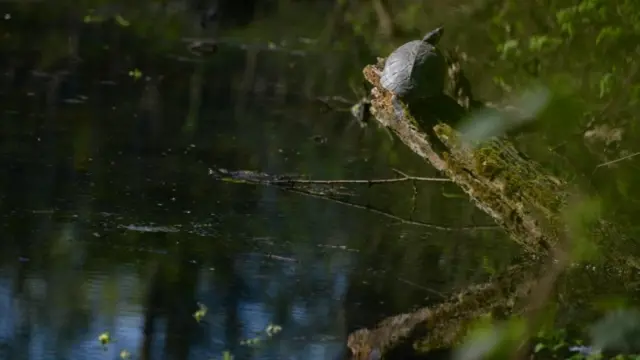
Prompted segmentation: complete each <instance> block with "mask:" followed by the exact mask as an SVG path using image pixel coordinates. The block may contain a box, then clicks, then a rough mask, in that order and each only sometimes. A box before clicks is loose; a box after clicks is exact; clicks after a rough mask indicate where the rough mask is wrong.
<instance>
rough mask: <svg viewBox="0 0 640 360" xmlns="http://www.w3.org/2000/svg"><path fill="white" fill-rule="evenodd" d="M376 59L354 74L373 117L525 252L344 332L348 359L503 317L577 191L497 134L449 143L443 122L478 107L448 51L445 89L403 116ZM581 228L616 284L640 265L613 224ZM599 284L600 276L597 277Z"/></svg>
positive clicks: (532, 278) (558, 233)
mask: <svg viewBox="0 0 640 360" xmlns="http://www.w3.org/2000/svg"><path fill="white" fill-rule="evenodd" d="M381 64H382V59H380V61H378V64H375V65H369V66H367V67H365V69H364V71H363V72H364V76H365V78H366V80H367V81H368V82H370V83H371V84H372V85H373V89H372V91H371V112H372V115H373V116H374V118H375V119H376V120H377V121H378V122H379V123H380V124H381V125H382V126H385V127H387V128H388V129H390V130H391V131H393V132H394V133H395V134H396V135H397V136H398V137H399V138H400V139H401V140H402V141H403V143H404V144H406V145H407V146H408V147H409V148H411V149H412V150H413V151H414V152H415V153H416V154H417V155H419V156H420V157H422V158H423V159H425V160H426V161H428V162H429V163H430V164H431V165H432V166H434V167H435V168H436V169H437V170H439V171H441V172H442V173H444V174H446V175H447V176H448V177H449V178H450V179H451V180H452V181H453V182H454V183H456V184H457V185H458V186H459V187H460V188H461V189H462V190H463V191H464V192H465V193H466V194H467V195H468V196H469V198H470V199H471V200H472V201H473V202H474V203H475V205H476V206H477V207H478V208H479V209H481V210H483V211H484V212H485V213H487V214H488V215H489V216H491V217H492V218H493V219H494V220H495V221H496V223H498V224H499V225H500V226H501V227H503V228H504V230H505V231H506V232H507V233H508V234H509V235H510V237H511V238H512V239H513V240H514V241H516V242H517V243H519V244H520V245H521V246H522V247H523V248H524V249H526V250H527V253H528V259H529V261H528V262H527V263H526V264H521V265H519V266H514V267H512V268H509V269H507V270H506V271H505V272H504V273H503V274H502V275H501V276H499V277H496V278H494V279H493V280H492V281H490V282H489V283H487V284H483V285H477V286H473V287H470V288H469V289H467V290H465V291H463V292H461V293H460V294H459V295H455V296H453V297H451V298H450V299H449V300H448V301H446V302H444V303H442V304H441V305H439V306H436V307H433V308H424V309H420V310H418V311H415V312H413V313H410V314H402V315H398V316H394V317H390V318H388V319H386V320H384V321H382V322H381V323H379V324H378V326H376V327H375V328H373V329H362V330H358V331H356V332H354V333H352V334H351V335H350V337H349V340H348V343H349V348H350V349H351V351H352V354H353V358H354V359H369V356H370V355H371V353H372V351H375V352H376V353H378V354H380V355H382V357H383V358H405V357H406V355H407V354H408V353H411V352H418V353H420V352H424V351H426V350H429V349H435V348H439V347H443V346H444V347H447V346H452V345H454V344H455V343H456V342H457V341H458V340H459V339H460V337H461V336H462V335H464V334H465V333H466V330H467V328H468V326H469V324H471V323H472V321H473V320H475V319H477V318H478V317H481V316H483V315H486V314H492V313H494V314H495V312H496V310H497V309H500V312H506V313H507V314H513V313H514V312H517V311H520V310H523V309H524V308H525V307H522V306H517V304H519V303H520V300H522V299H523V296H525V295H527V294H528V292H529V291H530V290H531V289H532V286H533V285H534V284H535V283H536V279H537V278H539V276H538V275H539V274H540V271H541V269H543V268H544V267H543V266H542V265H541V264H542V263H545V262H547V261H546V260H548V259H549V256H553V251H552V250H553V249H554V248H557V246H556V245H558V244H561V243H565V242H564V241H563V239H565V238H566V237H567V225H566V222H565V221H564V216H563V210H564V208H565V206H566V205H567V204H569V200H570V199H571V197H572V196H574V195H575V194H578V191H576V190H577V189H574V188H573V186H572V185H571V184H569V183H567V182H566V181H564V180H563V179H559V178H556V177H554V176H551V175H550V174H548V172H546V171H545V169H544V168H542V166H541V165H539V164H538V163H536V162H534V161H532V160H530V159H528V158H527V157H526V156H525V155H523V154H522V153H520V152H519V151H518V150H517V149H516V148H515V147H514V145H513V144H512V143H510V142H509V141H508V140H507V139H505V138H501V139H494V140H491V141H489V142H486V143H483V144H481V145H480V146H475V147H469V146H466V145H464V144H462V143H461V142H460V141H459V134H458V133H457V132H456V131H455V130H453V129H452V127H451V126H449V125H448V124H452V123H456V122H457V121H458V120H460V119H461V118H462V117H464V116H465V115H467V114H468V112H469V111H470V110H471V108H475V107H481V106H483V105H482V104H480V103H478V102H477V101H476V100H474V99H473V96H472V94H471V90H470V86H469V84H468V82H467V81H466V78H465V77H464V74H463V73H462V70H461V66H460V63H459V62H458V61H457V60H456V58H455V57H451V58H450V63H449V66H450V71H449V84H448V86H447V88H448V89H449V94H448V95H443V96H442V98H439V99H433V100H431V101H425V102H423V103H421V104H405V110H406V111H405V113H404V114H397V112H395V111H394V109H393V105H392V104H391V94H389V93H388V92H387V91H386V90H384V89H382V88H381V87H380V86H379V73H380V69H381ZM443 104H444V105H443ZM494 110H495V111H499V110H498V109H494ZM588 230H589V232H590V236H591V237H592V238H593V239H592V240H593V242H594V243H595V245H596V246H598V247H599V248H600V249H602V250H603V251H602V254H603V255H604V257H603V259H604V260H603V261H602V263H601V267H600V268H599V272H602V273H603V274H604V273H605V272H606V274H607V276H608V277H611V278H614V279H615V282H617V283H622V284H624V283H629V282H630V281H631V282H637V279H635V278H636V277H637V275H635V274H636V273H637V269H638V268H640V266H639V264H640V262H639V261H638V260H637V257H636V256H635V255H634V252H633V251H630V250H631V249H630V248H629V246H632V245H633V242H632V241H624V236H623V235H622V234H621V233H620V231H619V230H618V229H617V228H616V226H615V225H614V224H611V223H608V222H607V221H605V220H599V221H596V222H595V223H594V224H593V225H592V226H591V228H590V229H588ZM627 240H628V239H627ZM629 244H631V245H629ZM630 270H631V271H630ZM634 279H635V280H634ZM609 283H610V282H609V280H608V279H607V280H605V281H604V282H603V284H609ZM575 294H577V295H576V296H573V295H571V294H568V295H563V296H564V298H565V300H566V299H571V301H572V302H573V304H576V303H577V302H579V300H580V299H581V298H583V297H584V296H583V295H581V294H580V292H575ZM575 294H574V295H575Z"/></svg>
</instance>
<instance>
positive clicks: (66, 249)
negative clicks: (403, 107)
mask: <svg viewBox="0 0 640 360" xmlns="http://www.w3.org/2000/svg"><path fill="white" fill-rule="evenodd" d="M23 15H24V14H23ZM16 21H18V20H16ZM25 23H27V22H26V20H25V19H23V22H22V24H23V25H24V24H25ZM47 26H51V28H47ZM63 28H64V29H62V30H60V28H59V27H56V26H55V25H46V24H42V23H38V22H35V21H34V22H33V32H34V33H31V32H30V31H29V30H28V29H22V28H20V27H19V26H18V27H17V28H14V29H13V30H12V31H14V32H13V33H12V34H13V35H12V36H16V37H19V36H23V37H24V39H34V37H37V35H36V34H35V33H37V32H38V31H42V30H43V29H49V30H50V31H52V32H61V33H62V35H60V37H61V38H63V39H67V38H69V37H72V38H74V39H75V40H76V45H75V46H76V47H74V49H75V50H76V51H77V54H76V55H77V57H78V58H80V59H81V61H79V60H78V59H77V58H76V57H75V55H74V56H62V57H60V58H58V59H57V60H56V61H48V60H47V61H45V60H46V59H45V58H46V57H47V56H48V55H49V54H48V53H47V52H46V51H45V50H42V48H39V46H40V47H42V46H44V45H43V44H45V43H46V42H44V41H42V42H40V43H35V42H30V41H23V42H20V44H18V45H16V44H14V45H12V46H9V47H7V48H3V49H1V51H2V52H3V58H4V59H5V61H4V62H3V64H2V66H3V69H2V70H3V71H2V72H3V74H4V77H3V79H2V89H3V96H2V100H1V101H2V110H3V115H2V121H1V123H0V130H1V131H0V137H1V143H0V169H1V170H0V171H2V173H3V174H2V176H0V188H1V190H0V193H1V195H0V207H1V212H0V213H1V214H2V215H1V220H0V223H1V224H2V227H3V231H2V234H3V236H2V237H3V241H2V243H1V245H0V246H1V247H2V250H0V259H1V261H2V262H1V264H0V313H2V314H3V316H0V358H7V359H59V358H65V359H96V358H99V357H104V356H106V358H115V357H117V356H118V354H120V352H121V350H127V351H129V352H131V354H133V356H134V358H140V359H158V358H166V359H210V358H219V357H221V356H222V355H221V354H222V353H223V351H225V350H229V351H231V352H232V353H233V354H234V356H236V358H238V359H242V358H252V359H276V358H277V359H280V358H298V359H328V358H333V357H335V356H338V354H339V353H340V351H342V349H343V345H344V341H345V338H346V336H347V334H348V333H349V332H350V331H352V330H354V329H356V328H359V327H362V326H370V325H371V324H373V323H375V322H376V321H378V320H379V319H381V318H382V317H384V316H386V315H390V314H394V313H398V312H404V311H407V310H409V309H410V308H411V307H417V306H424V305H428V304H431V303H434V302H437V301H439V300H440V298H441V297H440V295H439V294H440V293H446V292H448V291H450V290H452V289H455V288H458V287H461V286H464V285H465V284H466V283H468V282H470V281H474V280H477V279H479V278H482V277H484V276H486V274H487V272H488V271H489V270H487V266H486V265H487V259H486V257H485V258H482V259H478V257H477V256H475V255H474V254H475V253H494V254H498V255H499V256H496V258H497V259H508V256H509V255H510V251H511V250H510V249H507V248H500V249H498V248H497V246H498V244H500V241H499V240H500V239H498V237H499V236H496V235H497V234H496V233H495V232H489V233H487V232H475V233H473V232H464V231H440V230H434V229H429V228H422V227H416V226H409V225H403V224H401V223H400V224H399V223H397V222H394V221H393V220H389V219H388V218H384V217H381V216H379V215H377V214H373V213H368V212H366V211H363V210H360V209H353V208H349V207H345V206H342V205H340V204H336V203H332V202H328V201H322V200H318V199H313V198H307V197H302V196H300V195H296V194H290V193H284V192H280V191H279V190H277V189H274V188H269V187H255V186H249V185H242V184H230V183H222V182H215V181H214V180H213V179H211V177H210V176H209V175H208V168H209V167H214V166H215V167H223V168H229V169H253V170H258V171H265V172H270V173H303V174H309V175H311V176H312V177H315V178H335V179H340V178H376V177H390V175H389V174H392V172H391V171H390V169H391V168H393V167H400V166H402V167H403V168H404V169H405V170H407V169H408V170H410V171H414V172H421V173H425V172H429V171H431V170H430V169H425V167H424V165H422V164H421V163H420V162H419V161H418V160H416V159H415V158H413V157H412V155H410V153H409V151H408V150H406V149H404V148H403V147H402V146H400V145H398V144H394V143H392V142H390V140H389V138H388V136H387V135H386V134H385V133H384V132H380V131H378V130H376V129H372V128H367V129H364V130H362V129H360V128H359V127H358V126H357V125H356V126H353V121H354V120H352V119H351V118H349V115H348V114H346V113H323V112H322V111H320V108H319V107H318V104H317V102H315V101H314V99H313V97H312V96H311V97H310V96H309V95H308V94H309V91H308V87H309V86H311V88H314V89H316V90H315V91H316V92H317V93H318V94H321V92H322V91H327V90H326V89H327V85H326V84H315V85H313V84H311V85H309V84H310V80H309V79H306V78H305V77H304V76H305V74H307V73H308V72H307V69H308V68H309V66H310V64H311V65H312V64H313V63H314V62H317V61H319V59H309V58H305V59H303V60H296V59H299V58H298V57H291V55H282V54H275V55H274V54H271V55H270V54H267V55H265V54H263V53H260V52H257V53H255V52H254V53H252V52H251V51H249V50H244V49H240V48H235V47H232V46H221V47H220V48H219V49H218V52H217V54H216V56H215V57H214V58H213V59H211V60H208V61H204V62H198V61H182V60H180V58H179V57H177V56H164V53H162V54H159V53H157V52H158V50H157V49H151V47H150V46H147V45H145V44H144V41H143V40H142V39H140V38H136V37H135V36H134V35H132V34H131V33H127V30H126V29H122V28H117V27H115V28H114V27H112V26H111V25H108V24H107V25H103V26H100V27H98V28H95V27H90V26H88V27H87V26H85V25H80V24H76V26H73V27H63ZM68 31H69V32H70V33H67V32H68ZM52 36H53V35H52ZM52 41H53V40H52ZM25 44H26V45H25ZM97 44H101V45H104V46H97ZM154 51H155V53H154ZM167 52H169V53H171V51H167ZM335 57H336V58H337V59H341V61H342V63H343V65H342V66H345V67H346V66H349V65H353V64H351V63H350V58H349V56H345V57H343V58H340V55H339V54H337V55H335ZM320 60H322V59H320ZM305 62H306V63H305ZM291 64H299V65H298V66H292V65H291ZM134 69H138V70H139V71H140V74H137V73H136V72H135V71H133V70H134ZM291 69H293V70H291ZM279 71H284V72H282V73H278V74H274V72H279ZM341 71H346V70H341ZM348 71H351V72H353V73H357V72H359V71H360V69H359V68H358V67H353V68H351V69H350V70H348ZM282 77H284V78H285V80H289V81H288V82H284V83H282V81H281V80H282ZM205 79H206V80H205ZM314 81H317V80H314ZM311 83H313V81H311ZM312 85H313V86H312ZM321 85H322V86H321ZM314 86H315V87H314ZM305 87H307V88H306V89H307V90H305V91H307V92H306V93H304V92H303V91H302V90H301V89H303V88H305ZM318 89H320V90H318ZM330 90H331V89H330ZM318 138H320V139H324V140H323V141H315V140H314V139H318ZM398 159H402V161H401V162H400V161H399V160H398ZM443 191H447V187H446V186H442V185H429V186H428V188H426V187H425V189H421V190H420V197H419V199H418V202H419V204H418V205H419V209H418V211H415V214H414V212H413V211H411V212H410V211H409V210H407V209H406V208H407V206H406V204H405V202H406V200H405V199H407V198H408V196H409V195H408V194H410V193H412V192H413V190H412V189H409V190H407V189H406V188H401V187H398V188H394V187H389V188H378V187H370V188H365V189H356V190H353V192H354V197H355V198H356V199H358V200H360V201H363V202H365V203H375V204H379V205H380V206H382V207H385V208H389V209H392V210H393V211H395V212H399V213H401V215H402V216H406V217H408V218H410V217H414V216H418V217H420V218H421V219H422V220H425V221H431V222H434V223H444V224H447V223H448V224H462V225H472V224H473V223H474V222H479V221H481V220H482V219H484V218H483V217H482V216H481V215H479V214H477V212H476V211H475V210H474V209H473V207H472V206H471V205H469V204H467V203H466V202H464V201H457V200H455V199H444V198H443V197H442V192H443ZM409 197H410V196H409ZM414 205H415V204H414ZM478 219H480V220H478ZM465 223H466V224H465ZM495 261H496V264H494V265H496V266H498V265H499V262H500V261H507V260H495ZM489 262H490V261H489ZM483 264H484V265H483ZM198 303H200V304H203V305H204V306H206V308H207V309H208V310H207V312H206V315H204V316H203V318H202V319H201V321H196V319H194V316H193V314H194V313H195V312H196V311H197V310H198ZM269 324H277V325H279V326H281V327H282V331H281V332H280V333H278V334H276V335H274V336H273V337H268V336H265V333H264V332H265V328H267V326H268V325H269ZM107 331H108V332H109V333H110V336H111V339H112V342H111V343H110V344H109V345H108V346H107V347H106V348H103V347H101V346H100V344H99V342H98V336H99V335H100V334H101V333H104V332H107ZM255 337H260V338H262V339H263V340H262V341H260V342H259V343H258V344H253V345H246V344H245V343H244V342H243V341H244V340H247V339H252V338H255Z"/></svg>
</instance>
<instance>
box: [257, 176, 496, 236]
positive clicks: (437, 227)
mask: <svg viewBox="0 0 640 360" xmlns="http://www.w3.org/2000/svg"><path fill="white" fill-rule="evenodd" d="M266 185H270V184H266ZM276 187H277V188H279V189H282V190H286V191H290V192H294V193H297V194H302V195H306V196H311V197H315V198H319V199H324V200H329V201H333V202H335V203H338V204H341V205H345V206H350V207H353V208H356V209H362V210H366V211H369V212H372V213H375V214H378V215H382V216H385V217H388V218H390V219H394V220H397V221H398V222H400V223H402V224H405V225H415V226H422V227H427V228H430V229H434V230H440V231H476V230H498V229H501V227H500V226H497V225H473V226H459V227H450V226H442V225H436V224H430V223H426V222H423V221H416V220H407V219H404V218H402V217H400V216H397V215H394V214H391V213H389V212H386V211H384V210H380V209H377V208H375V207H373V206H370V205H360V204H355V203H352V202H348V201H345V200H340V199H336V198H333V197H330V196H325V195H319V194H315V193H312V192H309V191H305V190H300V189H295V188H288V187H282V186H278V185H276Z"/></svg>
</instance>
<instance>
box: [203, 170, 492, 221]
mask: <svg viewBox="0 0 640 360" xmlns="http://www.w3.org/2000/svg"><path fill="white" fill-rule="evenodd" d="M394 171H395V172H397V173H399V174H401V175H402V177H401V178H395V179H378V180H305V179H297V178H293V177H289V176H283V175H278V176H274V175H269V174H265V173H259V172H253V171H247V170H239V171H228V170H225V169H215V170H214V169H209V174H210V175H213V176H214V177H215V178H217V179H219V180H221V181H227V182H237V183H246V184H255V185H265V186H275V187H277V188H278V189H281V190H284V191H288V192H293V193H296V194H301V195H305V196H310V197H315V198H319V199H323V200H328V201H332V202H335V203H338V204H341V205H345V206H349V207H353V208H356V209H361V210H365V211H369V212H372V213H374V214H378V215H382V216H384V217H387V218H389V219H393V220H396V221H397V222H399V223H401V224H404V225H414V226H422V227H426V228H429V229H433V230H438V231H479V230H499V229H500V227H499V226H496V225H471V226H455V227H450V226H443V225H437V224H431V223H427V222H423V221H417V220H411V219H406V218H403V217H401V216H398V215H394V214H392V213H390V212H388V211H384V210H381V209H378V208H376V207H373V206H371V205H361V204H356V203H353V202H350V201H347V200H342V199H338V198H336V197H334V196H331V194H332V193H333V194H334V195H336V193H335V192H331V191H320V190H319V189H318V188H317V187H308V186H304V185H318V184H319V185H331V184H349V183H353V184H363V183H364V184H369V185H373V184H383V183H394V182H402V181H449V180H448V179H440V178H425V177H415V176H409V175H407V174H404V173H402V172H400V171H399V170H395V169H394ZM296 185H298V186H296ZM342 195H344V194H342Z"/></svg>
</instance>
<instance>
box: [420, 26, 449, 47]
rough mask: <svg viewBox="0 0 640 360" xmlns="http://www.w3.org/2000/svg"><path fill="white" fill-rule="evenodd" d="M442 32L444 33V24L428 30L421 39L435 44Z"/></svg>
mask: <svg viewBox="0 0 640 360" xmlns="http://www.w3.org/2000/svg"><path fill="white" fill-rule="evenodd" d="M442 34H444V26H440V27H438V28H436V29H434V30H431V31H429V32H428V33H427V35H425V36H424V37H423V38H422V41H424V42H426V43H428V44H431V45H436V44H437V43H438V41H440V38H441V37H442Z"/></svg>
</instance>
